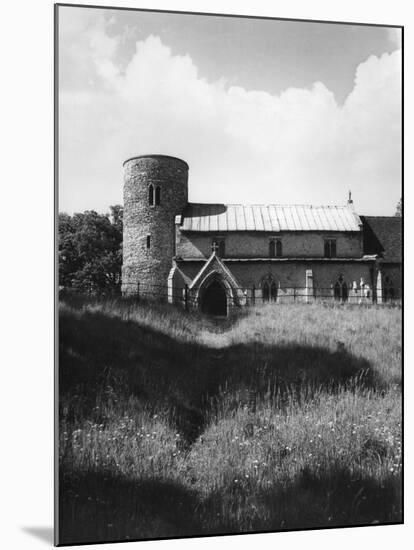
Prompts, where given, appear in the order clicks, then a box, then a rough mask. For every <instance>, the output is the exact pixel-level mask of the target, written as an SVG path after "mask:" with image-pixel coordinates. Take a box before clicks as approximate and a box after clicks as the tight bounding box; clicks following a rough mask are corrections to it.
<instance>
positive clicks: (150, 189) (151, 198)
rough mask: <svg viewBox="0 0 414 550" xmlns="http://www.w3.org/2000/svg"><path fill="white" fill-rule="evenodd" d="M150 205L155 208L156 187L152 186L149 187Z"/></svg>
mask: <svg viewBox="0 0 414 550" xmlns="http://www.w3.org/2000/svg"><path fill="white" fill-rule="evenodd" d="M148 204H149V205H150V206H154V186H153V185H152V184H151V185H150V186H149V187H148Z"/></svg>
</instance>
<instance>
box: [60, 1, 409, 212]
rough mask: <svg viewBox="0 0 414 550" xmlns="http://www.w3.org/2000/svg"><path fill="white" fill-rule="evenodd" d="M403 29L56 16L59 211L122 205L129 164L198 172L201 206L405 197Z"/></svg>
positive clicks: (369, 204)
mask: <svg viewBox="0 0 414 550" xmlns="http://www.w3.org/2000/svg"><path fill="white" fill-rule="evenodd" d="M400 48H401V34H400V30H399V29H396V28H386V27H369V26H354V25H338V24H336V25H333V24H320V23H305V22H288V21H276V20H258V19H244V18H233V17H211V16H197V15H183V14H162V13H148V12H139V11H117V10H107V9H99V10H98V9H86V8H73V7H60V8H59V210H61V211H66V212H69V213H72V212H79V211H83V210H86V209H93V210H97V211H99V212H106V211H107V210H108V207H109V205H111V204H116V203H122V162H123V161H124V160H125V159H127V158H128V157H131V156H135V155H141V154H147V153H162V154H168V155H173V156H178V157H180V158H182V159H184V160H186V161H187V162H188V164H189V166H190V175H189V196H190V197H189V198H190V200H191V201H193V202H225V203H226V202H227V203H282V204H309V203H310V204H316V205H321V204H344V203H345V202H346V199H347V195H348V190H351V191H352V194H353V198H354V202H355V206H356V208H357V211H358V213H360V214H374V215H375V214H376V215H392V214H394V212H395V206H396V203H397V202H398V200H399V198H400V195H401V50H400Z"/></svg>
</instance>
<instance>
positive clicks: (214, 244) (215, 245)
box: [211, 241, 219, 254]
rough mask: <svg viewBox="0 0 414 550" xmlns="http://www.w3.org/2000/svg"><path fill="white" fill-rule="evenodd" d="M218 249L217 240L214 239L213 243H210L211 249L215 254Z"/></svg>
mask: <svg viewBox="0 0 414 550" xmlns="http://www.w3.org/2000/svg"><path fill="white" fill-rule="evenodd" d="M218 249H219V245H218V242H216V241H214V242H213V244H212V245H211V250H212V251H213V252H215V253H216V254H217V252H218Z"/></svg>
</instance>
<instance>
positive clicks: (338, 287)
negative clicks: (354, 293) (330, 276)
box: [334, 275, 348, 302]
mask: <svg viewBox="0 0 414 550" xmlns="http://www.w3.org/2000/svg"><path fill="white" fill-rule="evenodd" d="M334 297H335V300H339V301H341V302H346V301H347V300H348V285H347V284H346V282H345V281H344V278H343V276H342V275H339V277H338V280H337V281H336V283H335V285H334Z"/></svg>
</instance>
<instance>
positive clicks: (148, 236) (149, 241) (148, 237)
mask: <svg viewBox="0 0 414 550" xmlns="http://www.w3.org/2000/svg"><path fill="white" fill-rule="evenodd" d="M147 248H151V235H147Z"/></svg>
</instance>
